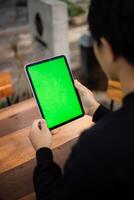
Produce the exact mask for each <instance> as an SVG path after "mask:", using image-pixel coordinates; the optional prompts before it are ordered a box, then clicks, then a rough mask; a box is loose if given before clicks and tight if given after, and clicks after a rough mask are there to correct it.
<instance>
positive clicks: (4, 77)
mask: <svg viewBox="0 0 134 200" xmlns="http://www.w3.org/2000/svg"><path fill="white" fill-rule="evenodd" d="M12 95H13V85H12V79H11V75H10V73H8V72H3V73H0V99H2V98H7V102H8V105H9V104H10V101H9V97H10V96H12Z"/></svg>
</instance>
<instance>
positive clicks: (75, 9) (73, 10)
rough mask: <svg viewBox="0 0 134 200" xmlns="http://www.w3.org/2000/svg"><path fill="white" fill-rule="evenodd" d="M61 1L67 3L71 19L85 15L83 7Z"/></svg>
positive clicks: (66, 0) (65, 0) (64, 0)
mask: <svg viewBox="0 0 134 200" xmlns="http://www.w3.org/2000/svg"><path fill="white" fill-rule="evenodd" d="M61 1H63V2H65V3H67V5H68V14H69V16H70V17H75V16H79V15H82V14H85V10H84V9H83V8H82V7H81V6H79V5H77V4H76V3H72V2H70V1H68V0H61Z"/></svg>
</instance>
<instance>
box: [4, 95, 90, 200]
mask: <svg viewBox="0 0 134 200" xmlns="http://www.w3.org/2000/svg"><path fill="white" fill-rule="evenodd" d="M37 118H40V115H39V113H38V109H37V107H36V104H35V102H34V100H33V99H29V100H27V101H24V102H22V103H19V104H17V105H13V106H10V107H8V108H5V109H2V110H0V199H1V200H9V199H10V200H17V199H21V200H33V199H35V195H34V189H33V184H32V174H33V169H34V167H35V151H34V149H33V147H32V145H31V143H30V141H29V139H28V134H29V128H30V126H31V124H32V122H33V120H34V119H37ZM92 125H93V123H92V119H91V118H90V117H89V116H84V117H83V118H81V119H78V120H75V121H73V122H71V123H69V124H67V125H64V126H62V127H60V128H58V129H55V130H54V131H53V145H52V150H53V153H54V159H55V161H56V162H57V163H58V164H59V165H60V166H61V167H63V165H64V163H65V161H66V159H67V157H68V155H69V153H70V151H71V147H72V146H73V145H74V144H75V143H76V142H77V140H78V137H79V135H80V134H81V132H82V131H83V130H85V129H87V128H89V127H91V126H92Z"/></svg>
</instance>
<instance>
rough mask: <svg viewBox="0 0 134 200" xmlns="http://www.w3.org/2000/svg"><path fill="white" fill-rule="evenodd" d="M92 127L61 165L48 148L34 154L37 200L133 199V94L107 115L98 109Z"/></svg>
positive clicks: (100, 108) (83, 134)
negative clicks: (35, 156)
mask: <svg viewBox="0 0 134 200" xmlns="http://www.w3.org/2000/svg"><path fill="white" fill-rule="evenodd" d="M93 121H94V122H95V123H96V125H94V126H93V127H92V128H90V129H89V130H87V131H85V132H84V133H82V135H81V137H80V139H79V142H78V143H77V144H76V145H75V146H74V147H73V149H72V153H71V155H70V157H69V159H68V161H67V162H66V164H65V167H64V172H63V173H62V172H61V169H60V167H59V166H58V165H57V164H56V163H54V161H53V155H52V152H51V150H50V149H48V148H41V149H40V150H38V151H37V154H36V155H37V166H36V168H35V171H34V186H35V192H36V197H37V200H43V199H44V200H61V199H62V200H70V199H74V200H75V199H82V200H85V199H89V200H90V199H91V200H96V199H97V200H100V199H103V200H104V199H107V200H110V199H118V200H119V199H122V198H126V199H134V93H132V94H130V95H128V96H127V97H125V98H124V100H123V106H122V108H121V109H119V110H118V111H116V112H111V111H109V110H107V109H106V108H104V107H103V106H100V107H99V108H98V110H97V111H96V113H95V115H94V117H93Z"/></svg>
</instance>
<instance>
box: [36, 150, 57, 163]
mask: <svg viewBox="0 0 134 200" xmlns="http://www.w3.org/2000/svg"><path fill="white" fill-rule="evenodd" d="M36 159H37V164H41V163H44V162H45V163H46V162H50V161H53V154H52V151H51V149H49V148H45V147H44V148H41V149H39V150H38V151H37V152H36Z"/></svg>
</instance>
